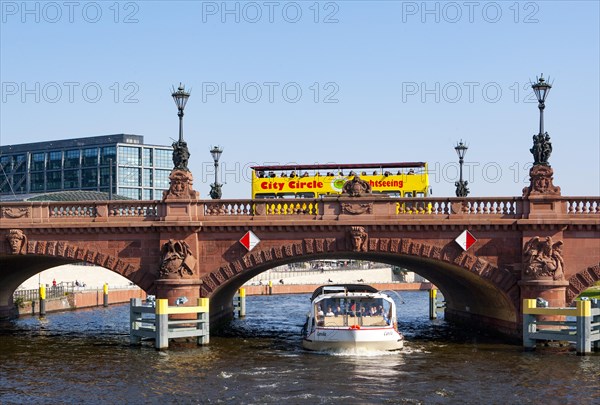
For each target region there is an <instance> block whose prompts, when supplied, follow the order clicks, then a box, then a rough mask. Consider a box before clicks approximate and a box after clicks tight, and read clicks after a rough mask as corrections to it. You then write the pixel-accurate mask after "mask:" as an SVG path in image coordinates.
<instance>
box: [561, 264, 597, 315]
mask: <svg viewBox="0 0 600 405" xmlns="http://www.w3.org/2000/svg"><path fill="white" fill-rule="evenodd" d="M598 280H600V263H598V264H596V265H595V266H591V267H588V268H586V269H583V270H581V271H579V272H577V273H575V274H573V275H572V276H571V277H569V280H567V281H568V282H569V286H568V287H567V297H566V300H567V305H569V304H571V303H572V302H573V300H574V299H575V298H577V296H578V295H579V294H581V293H582V292H583V291H584V290H586V289H587V288H589V287H591V286H593V285H594V283H596V282H597V281H598Z"/></svg>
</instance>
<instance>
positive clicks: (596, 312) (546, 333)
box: [523, 299, 600, 354]
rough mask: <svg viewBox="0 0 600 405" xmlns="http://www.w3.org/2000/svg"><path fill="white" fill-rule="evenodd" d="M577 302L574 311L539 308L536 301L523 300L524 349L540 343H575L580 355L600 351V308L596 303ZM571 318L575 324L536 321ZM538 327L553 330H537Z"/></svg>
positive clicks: (572, 309)
mask: <svg viewBox="0 0 600 405" xmlns="http://www.w3.org/2000/svg"><path fill="white" fill-rule="evenodd" d="M594 301H595V302H594V305H592V301H590V300H581V301H577V304H576V305H577V306H576V307H575V308H538V307H537V301H536V300H534V299H526V300H523V347H525V348H526V349H534V348H535V346H536V341H538V340H556V341H567V342H573V343H575V348H576V350H577V354H586V353H591V352H592V348H593V349H594V350H596V351H597V350H598V349H599V348H600V306H599V305H598V301H597V300H594ZM540 315H543V316H568V317H575V321H569V320H566V321H541V320H538V319H537V317H538V316H540ZM539 326H542V327H543V326H550V327H551V328H546V329H544V328H542V329H538V327H539Z"/></svg>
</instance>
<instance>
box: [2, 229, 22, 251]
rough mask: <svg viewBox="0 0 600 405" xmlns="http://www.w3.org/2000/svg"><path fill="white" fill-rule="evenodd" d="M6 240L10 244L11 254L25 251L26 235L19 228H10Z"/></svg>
mask: <svg viewBox="0 0 600 405" xmlns="http://www.w3.org/2000/svg"><path fill="white" fill-rule="evenodd" d="M6 240H7V241H8V244H9V245H10V252H11V253H12V254H13V255H24V254H25V253H27V236H26V235H25V233H24V232H23V231H22V230H20V229H11V230H9V231H8V235H7V236H6Z"/></svg>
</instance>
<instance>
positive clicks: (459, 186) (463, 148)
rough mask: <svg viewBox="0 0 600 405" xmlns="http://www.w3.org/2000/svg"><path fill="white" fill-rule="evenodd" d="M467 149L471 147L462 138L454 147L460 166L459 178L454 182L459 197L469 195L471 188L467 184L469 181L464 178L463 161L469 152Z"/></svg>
mask: <svg viewBox="0 0 600 405" xmlns="http://www.w3.org/2000/svg"><path fill="white" fill-rule="evenodd" d="M467 149H469V147H468V146H467V145H465V144H464V143H463V141H462V140H461V141H460V142H459V143H458V144H457V145H456V146H455V147H454V150H455V151H456V154H457V155H458V164H459V166H460V176H459V180H458V181H457V182H455V183H454V185H455V186H456V196H457V197H466V196H468V195H469V189H468V188H467V184H469V183H468V182H467V181H465V180H463V163H464V161H465V160H464V159H465V154H466V153H467Z"/></svg>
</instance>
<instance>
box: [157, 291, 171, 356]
mask: <svg viewBox="0 0 600 405" xmlns="http://www.w3.org/2000/svg"><path fill="white" fill-rule="evenodd" d="M154 313H155V316H156V323H155V325H156V339H155V341H154V347H155V348H156V349H157V350H160V349H166V348H168V347H169V300H168V299H157V300H156V307H155V312H154Z"/></svg>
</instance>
